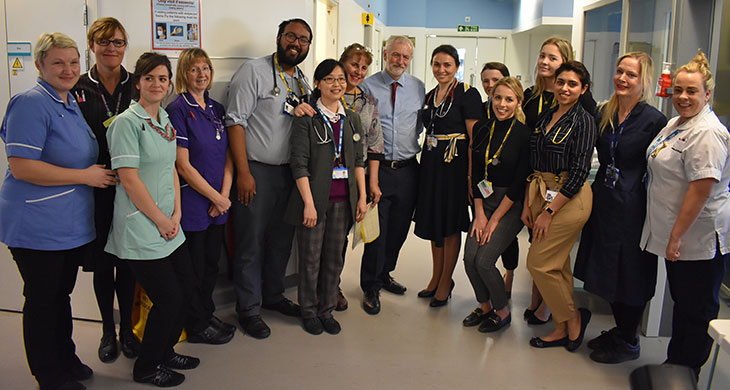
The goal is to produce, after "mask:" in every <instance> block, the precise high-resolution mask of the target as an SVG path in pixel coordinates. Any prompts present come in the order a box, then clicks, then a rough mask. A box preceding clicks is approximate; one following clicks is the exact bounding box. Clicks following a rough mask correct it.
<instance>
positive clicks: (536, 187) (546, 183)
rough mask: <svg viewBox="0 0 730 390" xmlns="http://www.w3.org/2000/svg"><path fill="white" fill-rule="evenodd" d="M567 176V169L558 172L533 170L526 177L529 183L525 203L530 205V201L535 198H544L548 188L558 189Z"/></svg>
mask: <svg viewBox="0 0 730 390" xmlns="http://www.w3.org/2000/svg"><path fill="white" fill-rule="evenodd" d="M567 178H568V172H567V171H563V172H560V173H559V174H555V173H552V172H540V171H535V172H533V173H532V174H531V175H530V176H528V177H527V181H528V182H529V183H530V185H529V187H528V189H527V191H528V197H527V205H528V206H532V203H533V202H534V201H535V200H537V199H540V201H542V200H545V193H546V192H547V190H549V189H550V190H555V191H559V190H560V187H562V186H563V183H564V182H565V179H567Z"/></svg>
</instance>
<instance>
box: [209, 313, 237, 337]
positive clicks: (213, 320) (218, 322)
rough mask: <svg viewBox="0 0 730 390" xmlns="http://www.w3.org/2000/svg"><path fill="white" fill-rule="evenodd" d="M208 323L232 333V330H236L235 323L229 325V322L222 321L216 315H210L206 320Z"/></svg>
mask: <svg viewBox="0 0 730 390" xmlns="http://www.w3.org/2000/svg"><path fill="white" fill-rule="evenodd" d="M208 324H210V325H213V326H215V327H216V328H218V329H222V330H225V331H227V332H232V333H233V332H235V331H236V326H235V325H231V324H229V323H227V322H223V321H221V320H220V318H218V317H216V316H213V317H210V320H209V321H208Z"/></svg>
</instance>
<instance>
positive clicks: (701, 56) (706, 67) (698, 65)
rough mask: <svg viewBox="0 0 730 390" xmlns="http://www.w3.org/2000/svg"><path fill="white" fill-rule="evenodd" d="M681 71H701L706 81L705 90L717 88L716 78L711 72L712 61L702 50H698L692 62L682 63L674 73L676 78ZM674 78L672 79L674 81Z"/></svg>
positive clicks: (703, 79)
mask: <svg viewBox="0 0 730 390" xmlns="http://www.w3.org/2000/svg"><path fill="white" fill-rule="evenodd" d="M679 72H687V73H700V74H701V75H702V81H704V87H705V92H706V91H710V90H713V89H715V79H714V78H713V77H712V72H710V63H709V62H708V61H707V57H706V56H705V53H703V52H702V50H697V55H696V56H695V58H693V59H692V60H691V61H690V62H688V63H686V64H684V65H682V66H681V67H680V68H679V69H677V71H676V72H675V73H674V80H676V79H677V75H678V74H679ZM674 80H672V81H673V82H674Z"/></svg>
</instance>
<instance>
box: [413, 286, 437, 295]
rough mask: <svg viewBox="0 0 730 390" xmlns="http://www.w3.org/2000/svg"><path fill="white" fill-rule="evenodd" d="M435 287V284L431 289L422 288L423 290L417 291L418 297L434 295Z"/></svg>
mask: <svg viewBox="0 0 730 390" xmlns="http://www.w3.org/2000/svg"><path fill="white" fill-rule="evenodd" d="M437 289H438V286H436V288H434V289H433V290H427V289H425V288H424V289H423V290H421V291H419V292H418V297H419V298H431V297H433V296H434V295H436V290H437Z"/></svg>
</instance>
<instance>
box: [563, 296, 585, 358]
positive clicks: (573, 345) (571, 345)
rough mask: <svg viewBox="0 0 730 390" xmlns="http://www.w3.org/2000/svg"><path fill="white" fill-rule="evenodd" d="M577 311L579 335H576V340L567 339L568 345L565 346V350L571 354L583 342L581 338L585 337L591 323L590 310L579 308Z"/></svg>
mask: <svg viewBox="0 0 730 390" xmlns="http://www.w3.org/2000/svg"><path fill="white" fill-rule="evenodd" d="M578 311H579V312H580V334H578V338H577V339H575V340H570V339H568V344H567V345H566V346H565V349H567V350H568V351H570V352H573V351H575V350H577V349H578V347H580V344H581V343H582V342H583V337H585V335H586V328H587V327H588V323H589V322H590V321H591V311H590V310H588V309H585V308H582V307H581V308H580V309H578Z"/></svg>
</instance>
